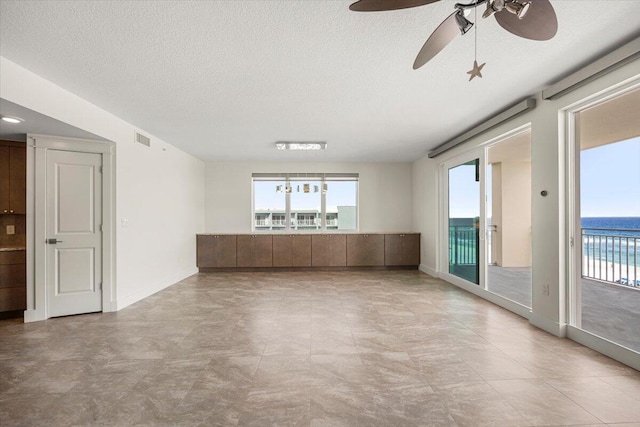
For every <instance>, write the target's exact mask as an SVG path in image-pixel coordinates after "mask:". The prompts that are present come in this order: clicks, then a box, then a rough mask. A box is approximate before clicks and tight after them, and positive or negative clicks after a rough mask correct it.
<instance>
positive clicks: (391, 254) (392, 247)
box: [384, 234, 404, 265]
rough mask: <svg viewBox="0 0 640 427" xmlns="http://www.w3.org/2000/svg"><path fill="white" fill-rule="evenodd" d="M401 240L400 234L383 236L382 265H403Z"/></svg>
mask: <svg viewBox="0 0 640 427" xmlns="http://www.w3.org/2000/svg"><path fill="white" fill-rule="evenodd" d="M403 240H404V238H403V237H402V235H400V234H387V235H385V236H384V265H404V257H403V251H402V247H403Z"/></svg>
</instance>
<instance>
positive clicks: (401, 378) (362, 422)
mask: <svg viewBox="0 0 640 427" xmlns="http://www.w3.org/2000/svg"><path fill="white" fill-rule="evenodd" d="M638 378H640V373H638V372H637V371H634V370H632V369H630V368H627V367H626V366H624V365H621V364H619V363H617V362H614V361H613V360H611V359H609V358H607V357H604V356H602V355H600V354H598V353H595V352H593V351H591V350H588V349H586V348H585V347H582V346H580V345H579V344H577V343H574V342H572V341H569V340H566V339H559V338H556V337H552V336H551V335H549V334H547V333H545V332H542V331H540V330H539V329H536V328H534V327H532V326H531V325H529V324H528V322H527V321H526V320H525V319H522V318H519V317H518V316H515V315H513V314H512V313H509V312H507V311H506V310H503V309H502V308H500V307H497V306H495V305H493V304H490V303H488V302H486V301H484V300H482V299H479V298H477V297H475V296H474V295H472V294H469V293H467V292H464V291H462V290H461V289H459V288H455V287H453V286H451V285H449V284H446V283H444V282H442V281H441V280H438V279H434V278H431V277H429V276H427V275H424V274H422V273H420V272H417V271H375V272H369V271H361V272H318V273H314V274H308V273H297V272H287V273H280V272H278V273H273V272H269V273H216V274H196V275H194V276H192V277H189V278H187V279H186V280H184V281H182V282H180V283H178V284H176V285H174V286H171V287H169V288H167V289H165V290H163V291H161V292H158V293H157V294H154V295H153V296H151V297H149V298H147V299H145V300H143V301H139V302H138V303H136V304H133V305H132V306H130V307H127V308H126V309H124V310H121V311H120V312H117V313H97V314H91V315H86V316H70V317H65V318H57V319H49V320H47V321H44V322H37V323H31V324H23V323H20V322H18V321H15V320H1V321H0V425H1V426H2V427H5V426H34V425H35V426H37V425H46V426H47V427H50V426H55V425H65V426H66V425H86V426H92V427H93V426H114V425H117V426H124V425H148V426H165V425H166V426H171V425H179V426H200V425H206V426H233V425H257V426H264V425H305V426H309V425H312V426H349V427H352V426H366V427H371V426H384V427H390V426H458V425H461V426H465V425H473V426H475V425H495V426H519V425H544V424H549V423H558V424H561V425H566V424H570V423H571V424H573V423H585V424H594V425H598V424H599V421H598V419H599V420H603V421H606V422H611V423H626V422H629V424H628V427H631V426H634V424H633V423H634V422H636V423H638V422H640V420H638V418H639V417H638V408H640V405H639V404H638V400H637V399H638V398H637V396H638V395H639V392H638V390H639V387H640V385H639V382H638ZM487 381H489V382H487Z"/></svg>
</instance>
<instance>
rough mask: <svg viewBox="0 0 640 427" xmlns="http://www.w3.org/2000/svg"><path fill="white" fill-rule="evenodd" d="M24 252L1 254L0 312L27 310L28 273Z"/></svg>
mask: <svg viewBox="0 0 640 427" xmlns="http://www.w3.org/2000/svg"><path fill="white" fill-rule="evenodd" d="M25 262H26V257H25V252H24V251H19V252H0V311H14V310H24V309H26V308H27V300H26V295H27V286H26V285H27V271H26V264H25Z"/></svg>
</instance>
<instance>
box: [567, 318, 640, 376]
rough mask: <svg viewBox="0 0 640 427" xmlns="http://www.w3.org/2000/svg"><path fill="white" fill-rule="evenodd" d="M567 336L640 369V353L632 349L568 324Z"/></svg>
mask: <svg viewBox="0 0 640 427" xmlns="http://www.w3.org/2000/svg"><path fill="white" fill-rule="evenodd" d="M567 337H568V338H569V339H572V340H574V341H575V342H577V343H580V344H582V345H584V346H585V347H589V348H590V349H592V350H595V351H597V352H599V353H602V354H604V355H605V356H609V357H610V358H612V359H614V360H617V361H618V362H620V363H624V364H625V365H627V366H631V367H632V368H633V369H636V370H638V371H640V355H638V353H637V352H635V351H633V350H631V349H628V348H626V347H623V346H621V345H619V344H616V343H614V342H611V341H609V340H606V339H604V338H601V337H599V336H597V335H593V334H592V333H590V332H587V331H585V330H582V329H578V328H576V327H574V326H570V325H569V326H567Z"/></svg>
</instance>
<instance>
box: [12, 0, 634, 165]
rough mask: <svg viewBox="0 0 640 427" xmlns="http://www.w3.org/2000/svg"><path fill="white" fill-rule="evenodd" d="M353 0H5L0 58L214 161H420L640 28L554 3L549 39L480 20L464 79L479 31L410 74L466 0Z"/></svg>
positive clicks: (627, 12) (621, 9) (621, 11)
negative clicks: (479, 66)
mask: <svg viewBox="0 0 640 427" xmlns="http://www.w3.org/2000/svg"><path fill="white" fill-rule="evenodd" d="M349 3H350V2H349V1H310V0H307V1H289V0H288V1H267V0H259V1H157V2H150V1H69V2H67V1H25V0H21V1H7V0H0V54H1V55H2V56H4V57H6V58H7V59H9V60H11V61H13V62H15V63H17V64H19V65H21V66H23V67H25V68H27V69H29V70H31V71H33V72H35V73H36V74H39V75H41V76H42V77H44V78H46V79H48V80H50V81H52V82H54V83H56V84H58V85H60V86H62V87H64V88H66V89H68V90H70V91H71V92H73V93H75V94H77V95H79V96H81V97H83V98H85V99H87V100H89V101H90V102H92V103H94V104H96V105H98V106H100V107H102V108H104V109H106V110H108V111H110V112H112V113H114V114H116V115H118V116H120V117H122V118H124V119H126V120H127V121H129V122H131V123H133V124H134V125H136V126H138V127H140V128H142V129H144V130H146V131H148V132H151V133H152V134H154V135H157V136H158V137H160V138H162V139H164V140H166V141H167V142H169V143H171V144H173V145H176V146H177V147H180V148H182V149H184V150H185V151H187V152H190V153H192V154H194V155H196V156H198V157H200V158H202V159H205V160H213V159H215V160H249V159H251V160H258V159H261V160H285V161H286V160H309V161H410V160H414V159H417V158H419V157H421V156H422V155H424V154H425V153H426V152H427V151H428V150H429V149H430V148H433V147H434V146H435V145H437V144H439V143H442V142H444V141H445V140H447V139H450V138H451V137H453V136H456V135H457V134H459V133H460V132H461V131H462V130H464V129H465V128H467V127H468V126H469V125H470V124H474V123H476V122H477V121H478V120H479V119H481V118H484V117H486V116H488V115H490V114H491V113H493V112H497V111H500V110H502V109H504V108H505V107H507V106H509V105H511V104H512V103H514V102H515V101H518V100H519V99H521V98H523V97H525V96H528V95H530V94H533V93H535V92H537V91H538V90H540V89H542V88H543V87H544V86H546V85H547V84H549V83H551V82H553V81H554V80H555V79H556V78H557V77H558V76H560V75H564V74H566V73H567V72H569V71H571V70H573V69H575V68H576V67H578V66H580V65H583V64H584V63H586V62H587V61H588V60H590V59H592V58H594V57H597V56H599V55H601V54H602V53H604V52H606V51H607V50H608V49H610V48H611V47H613V46H616V45H618V44H620V43H622V42H624V41H626V40H629V39H630V38H631V37H633V36H637V35H638V34H639V33H640V30H639V27H638V23H637V19H635V17H637V16H640V0H621V1H614V0H604V1H588V0H587V1H585V0H580V1H568V0H552V4H553V5H554V7H555V9H556V12H557V14H558V21H559V25H560V29H559V32H558V34H557V36H556V37H555V38H554V39H552V40H551V41H548V42H535V41H529V40H525V39H521V38H518V37H515V36H512V35H511V34H509V33H507V32H505V31H504V30H503V29H502V28H501V27H500V26H498V25H497V23H496V22H495V20H494V19H493V18H491V19H489V20H482V21H481V22H480V25H478V28H479V29H478V34H477V37H478V60H479V62H487V65H486V66H485V68H484V69H483V76H484V78H483V79H475V80H473V81H472V82H468V81H467V79H468V75H467V74H466V71H468V70H469V69H470V68H471V64H472V63H473V40H474V38H473V34H472V33H470V34H471V36H469V35H467V36H465V37H458V38H457V39H456V40H455V41H454V42H453V43H452V44H451V45H450V46H448V47H447V48H446V49H445V50H444V51H443V52H441V53H440V54H439V55H438V56H437V57H436V58H435V59H434V60H433V61H431V62H430V63H428V64H427V65H426V66H424V67H423V68H421V69H419V70H417V71H414V70H412V64H413V60H414V58H415V55H416V54H417V52H418V51H419V50H420V48H421V46H422V44H423V43H424V41H425V40H426V39H427V37H428V36H429V34H430V33H431V31H433V29H435V28H436V27H437V25H438V24H439V23H440V22H441V21H442V20H443V19H444V18H446V17H447V16H448V15H449V14H450V13H451V12H452V10H453V5H454V3H455V2H454V1H448V0H444V1H441V2H438V3H435V4H432V5H429V6H423V7H419V8H414V9H406V10H401V11H394V12H379V13H356V12H351V11H349V10H348V6H349ZM480 12H481V10H480ZM471 18H473V15H472V17H471ZM0 95H1V94H0ZM278 140H314V141H315V140H325V141H327V142H328V145H329V148H328V149H327V151H326V152H322V153H295V152H279V151H276V150H275V149H274V148H273V144H274V142H275V141H278Z"/></svg>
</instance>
